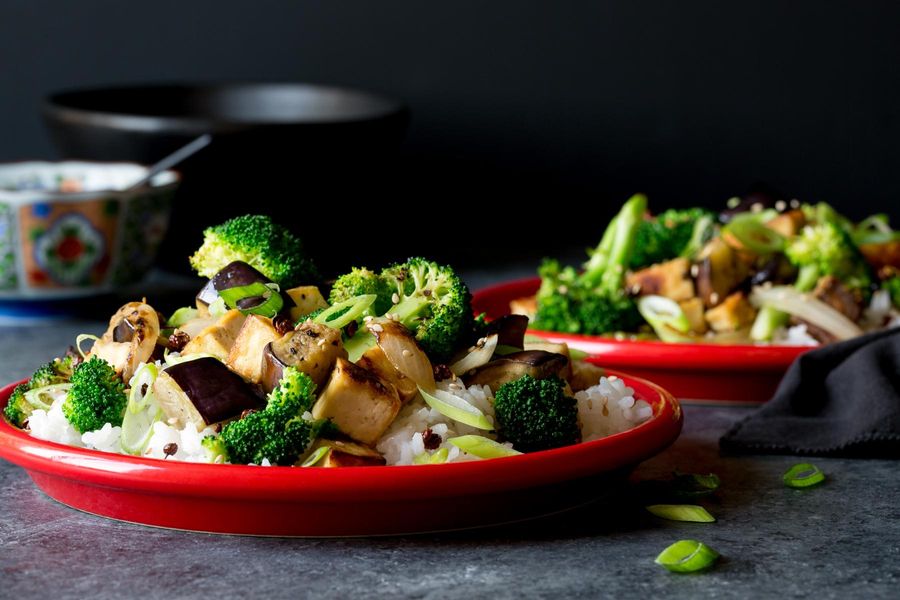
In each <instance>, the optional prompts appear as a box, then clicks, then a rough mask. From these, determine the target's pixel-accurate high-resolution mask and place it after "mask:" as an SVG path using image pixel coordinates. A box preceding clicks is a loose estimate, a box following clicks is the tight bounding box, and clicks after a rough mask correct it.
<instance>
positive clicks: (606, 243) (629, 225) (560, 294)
mask: <svg viewBox="0 0 900 600" xmlns="http://www.w3.org/2000/svg"><path fill="white" fill-rule="evenodd" d="M646 208H647V198H646V197H645V196H643V195H640V194H636V195H635V196H632V197H631V199H629V200H628V202H626V203H625V205H624V206H623V207H622V210H620V211H619V214H618V215H616V216H615V217H614V218H613V220H612V221H611V222H610V224H609V226H608V227H607V228H606V232H605V233H604V234H603V239H602V240H601V241H600V244H599V245H598V246H597V248H596V249H595V250H593V251H592V252H591V255H590V258H589V260H588V262H587V263H585V265H584V271H583V272H582V273H581V274H579V273H577V272H576V271H575V269H573V268H572V267H566V268H561V267H560V265H559V263H558V262H556V261H552V260H546V261H544V263H543V264H542V266H541V268H540V270H539V274H540V276H541V287H540V288H539V289H538V293H537V314H536V315H535V320H534V327H535V329H543V330H546V331H562V332H567V333H584V334H602V333H609V332H613V331H628V330H631V329H634V328H635V327H637V326H638V325H639V324H640V323H641V317H640V314H639V313H638V311H637V308H636V306H635V304H634V302H633V301H632V300H631V298H629V297H628V295H627V293H626V292H625V290H624V285H623V284H624V279H625V271H626V268H627V265H628V263H629V260H630V258H631V254H632V251H633V249H634V243H635V231H636V230H637V228H638V226H639V225H640V223H641V219H642V218H643V214H644V210H645V209H646Z"/></svg>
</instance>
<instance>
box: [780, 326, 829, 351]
mask: <svg viewBox="0 0 900 600" xmlns="http://www.w3.org/2000/svg"><path fill="white" fill-rule="evenodd" d="M772 343H773V344H776V345H782V346H818V345H819V341H818V340H817V339H816V338H814V337H813V336H811V335H809V331H808V329H807V327H806V324H805V323H800V324H798V325H794V326H792V327H779V328H778V329H776V330H775V331H774V332H773V333H772Z"/></svg>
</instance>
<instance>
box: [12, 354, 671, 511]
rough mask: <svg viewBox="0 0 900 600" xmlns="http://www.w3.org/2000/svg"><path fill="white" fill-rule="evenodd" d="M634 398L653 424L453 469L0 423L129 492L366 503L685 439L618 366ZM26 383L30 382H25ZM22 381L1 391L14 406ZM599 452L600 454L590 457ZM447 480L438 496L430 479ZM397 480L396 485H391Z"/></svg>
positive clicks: (621, 462)
mask: <svg viewBox="0 0 900 600" xmlns="http://www.w3.org/2000/svg"><path fill="white" fill-rule="evenodd" d="M607 375H616V376H618V377H620V378H621V379H623V380H624V381H625V383H626V384H627V385H629V386H630V387H633V388H634V389H635V395H636V396H637V397H638V398H642V399H644V400H646V401H648V402H649V403H650V404H651V405H652V406H653V407H654V415H653V417H651V418H650V419H649V420H648V421H645V422H644V423H642V424H640V425H638V426H637V427H634V428H632V429H629V430H628V431H625V432H622V433H618V434H615V435H612V436H609V437H606V438H602V439H599V440H594V441H591V442H584V443H580V444H575V445H573V446H566V447H563V448H556V449H553V450H545V451H542V452H534V453H531V454H523V455H520V456H513V457H507V458H496V459H491V460H484V461H477V462H475V461H473V462H465V463H451V464H446V465H416V466H391V467H344V468H339V469H315V468H311V469H303V468H296V467H256V466H244V465H210V464H198V463H185V462H175V461H171V462H167V461H165V460H160V459H152V458H144V457H132V456H123V455H119V454H109V453H104V452H100V451H97V450H88V449H84V448H76V447H73V446H67V445H65V444H59V443H56V442H48V441H44V440H40V439H37V438H34V437H32V436H30V435H29V434H27V433H25V432H24V431H22V430H20V429H18V428H16V427H14V426H12V425H11V424H10V423H9V422H7V421H6V419H5V418H2V419H0V457H2V458H5V459H7V460H9V461H10V462H13V463H15V464H18V465H20V466H22V467H24V468H25V469H26V470H29V471H31V470H34V471H39V472H44V473H48V474H50V475H53V476H58V477H64V478H71V479H77V480H82V481H89V482H90V483H93V484H95V485H103V486H109V487H117V488H123V487H124V488H129V489H132V490H140V491H145V492H147V493H150V494H167V495H179V496H216V497H219V498H229V499H235V500H252V499H254V498H257V499H262V498H265V499H274V500H290V501H297V500H300V501H328V502H340V501H341V499H342V498H343V499H345V501H347V502H358V499H359V498H360V494H365V497H366V498H369V499H371V500H381V501H389V500H392V499H399V498H404V499H408V496H409V495H415V496H416V497H418V498H429V497H442V498H445V497H448V496H453V495H454V494H452V493H451V494H448V493H447V491H446V490H447V489H448V488H451V489H453V488H455V489H457V490H458V494H456V495H459V496H464V495H467V494H470V493H471V492H472V486H473V485H477V486H478V487H477V491H478V492H479V493H490V492H494V491H503V490H509V489H516V488H527V487H534V486H539V485H548V484H553V483H558V482H562V481H566V480H569V479H575V478H579V477H586V476H589V475H594V474H597V473H600V472H603V471H607V470H611V469H615V468H620V467H625V466H632V465H634V464H636V463H638V462H640V461H641V460H644V459H646V458H649V457H650V456H653V455H655V454H656V453H658V452H660V451H661V450H663V449H664V448H666V447H667V446H668V445H669V444H671V443H672V442H673V441H675V439H676V438H677V437H678V435H679V433H680V432H681V426H682V421H683V417H682V411H681V406H680V405H679V404H678V401H677V400H675V398H674V397H673V396H672V395H671V394H670V393H669V392H667V391H666V390H664V389H662V388H660V387H659V386H657V385H655V384H653V383H651V382H649V381H645V380H643V379H640V378H636V377H629V376H627V375H623V374H621V373H618V372H614V371H607ZM19 383H21V382H19ZM15 385H17V384H10V385H8V386H6V387H5V388H3V389H2V390H0V406H5V404H6V401H7V399H8V398H9V395H10V394H11V393H12V390H13V388H14V387H15ZM587 458H591V460H586V459H587ZM437 481H439V482H440V485H436V487H435V490H434V491H433V492H432V491H431V490H430V489H429V487H428V484H429V483H430V482H437ZM386 482H389V485H385V483H386Z"/></svg>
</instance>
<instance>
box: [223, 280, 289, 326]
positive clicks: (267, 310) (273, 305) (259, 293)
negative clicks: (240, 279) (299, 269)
mask: <svg viewBox="0 0 900 600" xmlns="http://www.w3.org/2000/svg"><path fill="white" fill-rule="evenodd" d="M219 297H220V298H221V299H222V300H223V301H224V302H225V305H226V306H227V307H228V308H232V309H233V308H236V309H238V310H240V311H241V312H242V313H244V314H245V315H248V314H252V315H261V316H263V317H274V316H275V315H277V314H278V311H280V310H281V308H282V307H283V306H284V300H283V299H282V297H281V294H279V293H278V292H277V291H276V290H274V289H272V288H271V287H270V286H268V285H266V284H264V283H260V282H258V281H257V282H255V283H251V284H249V285H239V286H237V287H232V288H228V289H224V290H219ZM253 298H259V299H260V300H261V301H260V302H258V303H257V304H255V305H253V306H242V305H241V301H242V300H250V299H253Z"/></svg>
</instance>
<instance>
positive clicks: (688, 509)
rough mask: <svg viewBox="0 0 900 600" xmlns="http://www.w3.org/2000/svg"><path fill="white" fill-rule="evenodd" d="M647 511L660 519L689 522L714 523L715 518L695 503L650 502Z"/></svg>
mask: <svg viewBox="0 0 900 600" xmlns="http://www.w3.org/2000/svg"><path fill="white" fill-rule="evenodd" d="M645 508H646V509H647V511H648V512H649V513H650V514H652V515H654V516H657V517H660V518H662V519H668V520H670V521H687V522H689V523H715V522H716V518H715V517H714V516H712V515H711V514H709V512H708V511H707V510H706V509H705V508H703V507H702V506H697V505H696V504H651V505H650V506H647V507H645Z"/></svg>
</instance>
